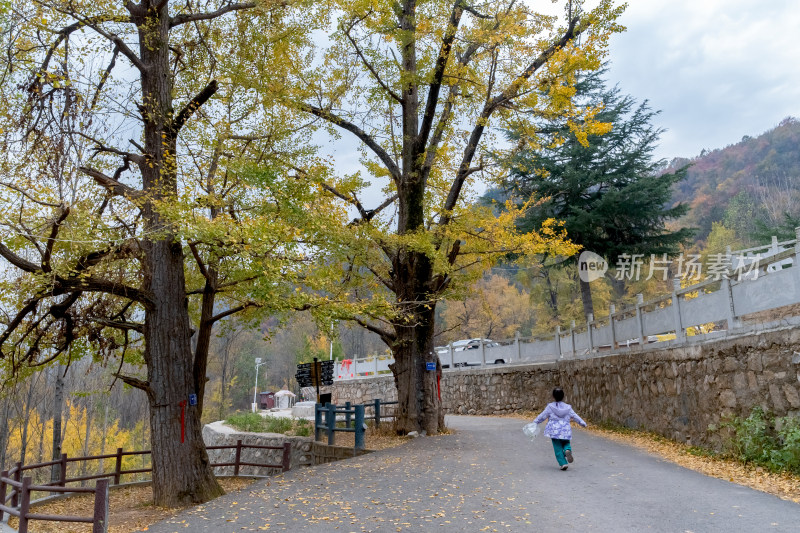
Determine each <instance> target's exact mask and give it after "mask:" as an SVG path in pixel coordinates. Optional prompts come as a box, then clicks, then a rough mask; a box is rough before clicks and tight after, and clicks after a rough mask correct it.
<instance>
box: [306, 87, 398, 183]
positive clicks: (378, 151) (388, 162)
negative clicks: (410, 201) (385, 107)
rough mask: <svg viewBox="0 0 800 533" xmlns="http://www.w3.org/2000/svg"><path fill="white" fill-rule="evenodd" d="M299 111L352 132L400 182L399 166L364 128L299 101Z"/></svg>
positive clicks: (396, 181) (393, 177)
mask: <svg viewBox="0 0 800 533" xmlns="http://www.w3.org/2000/svg"><path fill="white" fill-rule="evenodd" d="M298 107H299V108H300V110H301V111H305V112H306V113H311V114H312V115H316V116H318V117H320V118H321V119H323V120H326V121H327V122H330V123H331V124H333V125H334V126H339V127H340V128H342V129H344V130H347V131H349V132H350V133H352V134H354V135H355V136H356V137H358V138H359V139H361V142H363V143H364V144H365V145H367V146H368V147H369V149H370V150H372V151H373V152H374V153H375V155H377V156H378V158H379V159H380V160H381V161H382V162H383V164H384V166H385V167H386V170H388V171H389V174H390V175H391V176H392V179H394V181H395V183H399V182H400V176H401V173H400V168H398V166H397V164H396V163H395V162H394V161H393V160H392V158H391V157H390V156H389V154H388V153H386V150H384V149H383V148H382V147H381V146H380V145H379V144H378V143H377V142H375V139H373V138H372V136H370V135H368V134H367V133H366V132H364V130H362V129H361V128H359V127H358V126H356V125H355V124H353V123H352V122H350V121H348V120H345V119H343V118H342V117H340V116H338V115H336V114H335V113H332V112H330V111H328V110H326V109H320V108H319V107H315V106H312V105H309V104H305V103H301V104H299V105H298Z"/></svg>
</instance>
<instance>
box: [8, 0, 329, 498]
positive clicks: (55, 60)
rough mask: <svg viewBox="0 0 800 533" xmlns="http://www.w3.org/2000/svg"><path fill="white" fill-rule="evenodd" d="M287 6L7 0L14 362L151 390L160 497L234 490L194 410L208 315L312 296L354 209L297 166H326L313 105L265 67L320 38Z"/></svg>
mask: <svg viewBox="0 0 800 533" xmlns="http://www.w3.org/2000/svg"><path fill="white" fill-rule="evenodd" d="M4 5H5V4H4ZM290 7H292V8H294V7H296V6H295V5H293V2H285V1H280V2H278V1H276V2H271V1H270V0H264V1H260V2H241V3H236V2H230V1H227V0H219V1H215V0H202V1H195V0H184V1H181V2H174V1H170V0H140V1H139V2H134V1H111V0H97V1H91V2H88V1H82V0H12V1H11V2H9V3H8V10H7V11H5V14H4V22H5V21H8V20H10V21H11V24H7V25H4V29H5V30H6V31H4V32H3V34H2V36H3V45H4V48H5V49H4V51H3V56H4V57H5V58H7V59H8V61H5V62H3V64H2V72H0V78H2V83H0V146H1V147H2V152H3V156H2V157H1V158H0V201H2V203H3V207H4V209H3V212H2V213H0V228H2V231H1V232H0V233H1V234H2V237H1V238H0V256H2V257H3V259H4V263H3V276H2V278H1V279H0V284H1V285H2V290H0V308H1V309H0V314H1V316H2V319H0V322H2V329H1V330H0V347H1V348H2V352H0V357H2V358H1V359H0V365H2V370H3V373H2V377H3V379H14V378H20V377H24V376H25V375H26V374H28V373H30V372H32V371H34V370H35V369H37V368H39V367H41V366H42V365H46V364H48V363H53V362H58V363H60V364H65V365H68V364H69V363H70V360H72V359H74V358H76V357H84V356H94V357H96V358H98V359H101V360H104V362H105V363H107V364H109V365H110V366H111V367H112V368H116V369H117V370H116V371H115V376H116V379H119V380H122V381H124V382H125V383H126V384H128V385H130V386H132V387H135V388H137V389H140V390H142V391H143V392H144V393H145V394H146V396H147V398H148V401H149V411H150V415H149V418H150V426H151V450H152V465H153V472H152V478H153V493H154V500H155V503H156V504H157V505H162V506H174V505H178V504H185V503H190V502H202V501H206V500H208V499H210V498H213V497H215V496H216V495H219V494H220V493H221V492H222V491H221V488H220V487H219V484H218V483H217V481H216V479H215V477H214V475H213V472H212V469H211V467H210V465H209V461H208V457H207V454H206V451H205V446H204V443H203V439H202V434H201V429H202V427H201V422H200V421H201V415H202V409H203V398H204V392H205V385H206V380H207V378H206V366H207V361H208V349H209V341H210V338H211V335H212V330H213V328H214V325H215V324H218V323H219V321H220V320H222V319H224V318H225V317H228V316H231V315H232V314H234V313H241V314H243V316H242V318H241V319H242V320H247V317H248V313H251V314H252V313H255V312H258V311H259V310H260V311H263V312H274V311H280V310H282V309H290V308H291V309H297V308H300V309H303V308H308V307H311V306H313V305H315V304H314V302H313V301H312V297H313V291H296V290H295V288H296V287H297V286H299V285H303V286H305V287H314V286H317V285H319V283H321V282H318V281H316V280H317V279H318V277H322V278H324V277H325V276H329V275H330V272H331V271H330V270H329V268H330V265H323V267H322V268H320V269H317V270H315V269H314V268H312V267H313V265H314V264H315V263H316V256H317V255H318V254H317V252H316V250H318V249H319V243H320V242H329V241H331V240H332V239H333V240H335V238H336V235H335V234H334V236H333V237H328V236H327V233H328V229H329V228H339V227H343V226H344V224H342V221H343V220H345V219H343V218H341V217H342V215H344V214H345V213H344V211H343V210H342V209H341V208H339V207H337V206H336V205H334V204H333V202H332V201H331V198H330V197H329V196H327V195H323V194H320V192H321V191H322V189H321V185H320V184H318V183H314V182H309V181H307V180H304V179H299V178H298V176H297V175H296V174H297V172H298V169H302V173H303V176H309V175H317V174H319V175H321V176H324V174H325V172H326V166H325V162H324V161H318V160H317V159H315V157H314V156H313V150H312V149H311V148H310V147H308V146H307V143H306V142H305V140H306V139H307V138H308V135H307V134H306V133H305V126H306V125H305V124H303V123H302V122H299V121H298V120H297V118H298V116H303V114H302V113H299V112H295V111H292V110H290V109H288V108H286V107H285V106H276V105H275V102H274V98H275V96H274V95H273V93H272V91H271V89H270V88H269V87H268V86H267V85H268V83H269V81H270V79H271V76H280V71H281V69H282V68H283V69H285V68H287V67H288V66H290V65H291V62H289V61H288V60H289V59H290V58H293V57H296V55H297V54H296V53H294V52H293V50H298V51H299V50H301V49H302V48H303V47H304V46H307V45H308V41H307V35H308V28H310V27H312V26H313V25H312V24H310V23H309V20H308V17H309V16H310V15H308V14H307V13H306V11H304V10H303V9H291V10H290V9H289V8H290ZM254 51H257V53H256V52H254ZM282 65H283V66H282ZM271 95H272V96H271ZM306 122H308V121H307V120H306ZM137 365H140V366H137ZM138 368H143V372H142V371H139V370H137V369H138Z"/></svg>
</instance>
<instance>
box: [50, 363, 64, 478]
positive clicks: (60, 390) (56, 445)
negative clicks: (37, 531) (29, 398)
mask: <svg viewBox="0 0 800 533" xmlns="http://www.w3.org/2000/svg"><path fill="white" fill-rule="evenodd" d="M63 411H64V369H63V367H62V366H61V365H58V366H57V367H56V384H55V388H54V390H53V442H52V444H53V445H52V449H53V453H52V455H51V459H52V460H53V461H56V460H58V459H61V442H62V435H61V414H62V413H63ZM60 477H61V468H60V467H59V466H58V465H53V466H52V467H51V468H50V482H51V483H52V482H56V481H58V480H59V478H60Z"/></svg>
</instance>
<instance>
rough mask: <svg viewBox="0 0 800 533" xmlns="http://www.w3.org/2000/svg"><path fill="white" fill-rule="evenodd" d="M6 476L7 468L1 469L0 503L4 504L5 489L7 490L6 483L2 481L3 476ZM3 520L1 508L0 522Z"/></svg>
mask: <svg viewBox="0 0 800 533" xmlns="http://www.w3.org/2000/svg"><path fill="white" fill-rule="evenodd" d="M7 477H8V470H3V471H2V472H0V504H1V505H5V504H6V491H7V490H8V485H6V482H5V481H4V479H5V478H7ZM2 521H3V510H2V509H0V522H2Z"/></svg>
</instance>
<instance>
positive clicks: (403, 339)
mask: <svg viewBox="0 0 800 533" xmlns="http://www.w3.org/2000/svg"><path fill="white" fill-rule="evenodd" d="M395 272H396V275H395V289H396V291H397V296H398V298H397V300H398V302H400V304H399V305H401V307H403V306H405V309H404V311H405V313H404V314H403V315H401V317H400V320H402V321H405V323H404V324H397V325H395V328H394V329H395V333H396V340H395V342H394V344H393V346H392V353H393V355H394V360H395V362H394V363H393V364H392V365H391V367H390V368H391V370H392V373H393V374H394V382H395V386H396V387H397V400H398V407H399V409H398V411H399V412H398V416H397V430H398V432H401V433H408V432H411V431H426V432H427V433H428V434H430V435H435V434H436V433H438V432H439V431H441V430H442V429H444V414H443V412H442V402H441V399H440V398H439V387H438V385H439V384H438V377H439V375H440V372H441V363H440V362H439V357H438V356H437V355H436V351H435V350H434V345H433V333H434V319H435V314H436V306H435V303H432V302H431V303H428V302H427V301H426V300H427V299H428V297H429V296H428V295H429V293H428V291H427V290H423V288H424V287H427V286H429V284H430V282H431V279H432V272H433V270H432V267H431V264H430V260H429V259H428V257H426V256H425V255H424V254H420V253H416V252H409V251H405V252H401V253H399V254H398V256H397V260H396V261H395ZM402 302H408V303H407V304H403V303H402ZM423 302H424V303H423ZM427 363H432V364H433V366H434V369H433V370H428V368H427Z"/></svg>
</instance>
